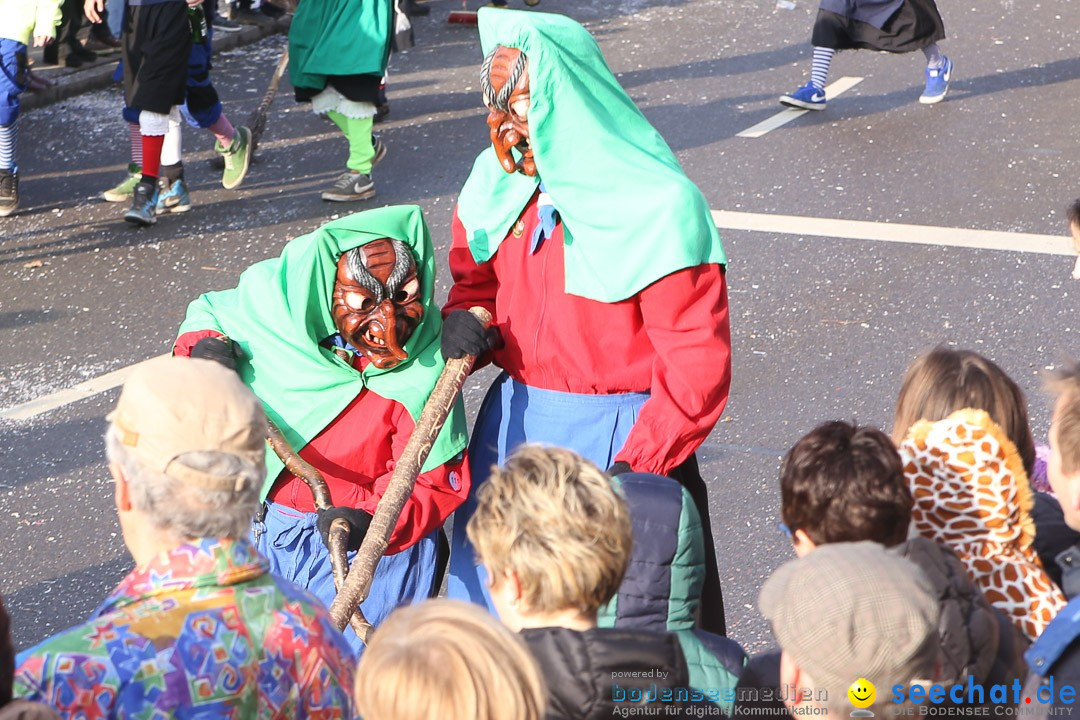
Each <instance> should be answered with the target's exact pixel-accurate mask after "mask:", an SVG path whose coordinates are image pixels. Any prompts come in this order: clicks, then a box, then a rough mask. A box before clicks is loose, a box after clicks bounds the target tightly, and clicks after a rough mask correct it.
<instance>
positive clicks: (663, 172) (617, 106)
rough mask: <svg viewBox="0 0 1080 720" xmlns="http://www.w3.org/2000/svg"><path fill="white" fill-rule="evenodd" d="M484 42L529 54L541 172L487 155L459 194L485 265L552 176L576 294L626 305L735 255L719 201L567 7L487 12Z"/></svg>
mask: <svg viewBox="0 0 1080 720" xmlns="http://www.w3.org/2000/svg"><path fill="white" fill-rule="evenodd" d="M479 22H480V43H481V45H482V46H483V52H484V55H485V56H486V55H487V54H488V53H489V52H491V51H492V50H493V49H494V48H495V46H496V45H503V46H505V47H512V48H517V49H519V50H521V51H522V52H523V53H525V55H526V56H527V57H528V72H529V87H530V95H531V105H530V107H529V117H528V119H529V136H530V140H529V141H530V144H531V145H532V150H533V156H534V158H535V160H536V168H537V172H538V174H539V177H528V176H527V175H523V174H521V173H514V174H509V173H507V172H506V171H505V170H503V169H502V166H500V165H499V162H498V160H497V159H496V157H495V150H494V148H490V147H489V148H488V149H487V150H485V151H484V152H482V153H481V154H480V156H479V157H478V158H477V159H476V162H475V164H474V165H473V169H472V173H471V174H470V175H469V178H468V179H467V180H466V181H465V186H464V187H463V188H462V189H461V195H460V197H459V198H458V217H459V218H460V219H461V222H462V224H463V225H464V226H465V231H466V233H467V239H468V242H469V249H470V250H471V251H472V255H473V258H474V259H475V260H476V262H478V263H482V262H486V261H487V260H489V259H490V258H491V257H492V256H493V255H494V254H495V251H496V250H498V248H499V243H501V242H502V240H503V238H504V237H506V233H507V231H509V230H510V228H511V226H512V225H513V224H514V222H515V221H516V220H517V218H518V216H519V215H520V214H521V210H522V208H523V207H524V206H525V204H526V203H527V202H528V201H529V198H530V197H532V194H533V192H534V191H535V190H536V187H537V185H538V183H539V181H540V180H541V179H543V181H544V189H545V190H546V191H547V193H548V195H550V196H551V199H552V202H554V204H555V207H556V208H557V209H558V211H559V215H560V216H561V218H562V223H563V232H564V235H565V253H566V292H568V293H570V294H572V295H579V296H581V297H586V298H590V299H592V300H599V301H600V302H618V301H619V300H625V299H626V298H628V297H631V296H633V295H635V294H637V293H638V291H640V290H642V289H643V288H645V287H647V286H648V285H650V284H652V283H653V282H655V281H656V280H659V279H660V278H662V277H664V276H666V275H669V274H671V273H673V272H675V271H677V270H682V269H683V268H687V267H694V266H697V265H701V264H707V263H720V264H724V263H726V262H727V259H726V257H725V256H724V250H723V248H722V247H721V245H720V235H719V234H718V233H717V232H716V226H715V225H714V224H713V221H712V215H711V213H710V212H709V207H708V204H707V203H706V202H705V198H704V197H703V196H702V194H701V191H700V190H698V188H697V187H696V186H695V185H694V184H693V183H692V182H691V181H690V179H689V178H688V177H686V174H685V173H683V171H682V168H681V167H680V166H679V162H678V160H676V159H675V155H674V154H672V152H671V149H670V148H669V147H668V146H667V143H665V142H664V139H663V138H662V137H660V134H659V133H658V132H657V131H656V129H655V128H653V126H652V125H650V124H649V122H648V120H646V119H645V117H644V116H643V115H642V114H641V111H640V110H638V109H637V106H635V105H634V103H633V101H632V100H631V99H630V97H629V96H628V95H627V94H626V92H625V91H624V90H623V89H622V87H620V86H619V83H618V81H617V80H616V79H615V76H614V75H612V73H611V70H609V69H608V66H607V63H606V62H605V61H604V57H603V55H602V54H601V53H600V48H599V47H598V46H597V44H596V41H595V40H593V37H592V36H591V35H590V34H589V32H588V31H587V30H586V29H585V28H583V27H582V26H581V25H579V24H578V23H576V22H574V21H573V20H571V19H570V18H567V17H564V16H562V15H552V14H547V13H537V12H525V11H518V10H504V9H492V8H481V9H480V11H479Z"/></svg>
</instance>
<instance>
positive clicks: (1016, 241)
mask: <svg viewBox="0 0 1080 720" xmlns="http://www.w3.org/2000/svg"><path fill="white" fill-rule="evenodd" d="M712 216H713V222H714V223H716V227H718V228H720V229H721V230H754V231H759V232H771V233H778V234H782V235H810V236H813V237H829V238H845V239H849V240H875V241H878V242H899V243H912V244H915V245H941V246H947V247H962V248H976V249H980V250H1006V251H1010V252H1029V253H1040V254H1043V255H1073V254H1074V251H1073V249H1072V241H1071V240H1070V239H1069V238H1067V237H1065V236H1063V235H1036V234H1034V233H1015V232H1003V231H1000V230H969V229H967V228H948V227H934V226H932V225H906V224H903V223H881V222H867V221H865V220H834V219H832V218H815V217H801V216H798V215H768V214H764V213H750V212H733V211H730V210H713V211H712Z"/></svg>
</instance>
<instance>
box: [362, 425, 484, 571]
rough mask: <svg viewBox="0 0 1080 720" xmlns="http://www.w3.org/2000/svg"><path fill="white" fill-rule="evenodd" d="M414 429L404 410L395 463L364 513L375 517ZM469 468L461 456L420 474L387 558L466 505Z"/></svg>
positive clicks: (376, 486)
mask: <svg viewBox="0 0 1080 720" xmlns="http://www.w3.org/2000/svg"><path fill="white" fill-rule="evenodd" d="M413 427H414V425H413V421H412V418H411V417H410V416H409V413H408V411H407V410H405V408H404V407H401V412H400V413H399V415H398V422H397V427H395V429H394V435H393V439H392V441H391V442H392V447H393V455H392V457H393V458H394V459H393V460H391V461H390V462H388V463H387V468H386V473H385V474H383V475H381V476H379V477H377V478H375V484H374V486H373V487H371V491H370V493H367V497H365V498H363V499H362V501H361V503H360V507H361V508H362V509H363V510H366V511H367V512H369V513H372V514H374V513H375V508H376V506H377V504H378V502H379V499H380V498H381V497H382V496H383V493H384V492H386V488H387V486H388V485H389V484H390V478H391V477H392V476H393V474H394V466H395V464H396V461H397V458H399V457H401V453H402V452H403V451H404V450H405V445H406V443H408V442H409V436H410V435H412V431H413ZM468 467H469V464H468V462H466V453H464V452H462V453H461V455H460V456H459V457H457V458H454V459H453V460H451V461H450V462H447V463H444V464H442V465H440V466H439V467H437V468H435V469H434V470H431V471H429V472H426V473H421V474H420V476H419V477H417V478H416V485H415V486H414V487H413V492H412V495H410V496H409V499H408V500H407V501H406V503H405V507H404V508H402V510H401V516H400V517H399V518H398V522H397V526H395V527H394V532H393V534H392V535H391V536H390V543H389V545H388V546H387V548H386V554H387V555H393V554H395V553H399V552H401V551H402V550H405V549H407V548H409V547H411V546H413V545H414V544H416V543H417V542H418V541H419V540H421V539H422V538H424V537H425V536H427V535H428V534H429V533H430V532H431V531H432V530H434V529H435V528H437V527H442V525H443V523H445V522H446V521H447V519H448V518H449V517H450V514H451V513H452V512H454V511H455V510H457V509H458V507H459V506H460V505H461V504H462V503H463V502H465V498H466V496H468V494H469V486H470V484H471V482H470V479H469V470H468Z"/></svg>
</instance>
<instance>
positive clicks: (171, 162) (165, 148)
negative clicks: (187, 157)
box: [160, 117, 184, 184]
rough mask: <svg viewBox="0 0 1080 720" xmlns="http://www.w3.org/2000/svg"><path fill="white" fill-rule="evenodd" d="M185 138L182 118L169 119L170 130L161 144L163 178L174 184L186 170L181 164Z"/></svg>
mask: <svg viewBox="0 0 1080 720" xmlns="http://www.w3.org/2000/svg"><path fill="white" fill-rule="evenodd" d="M183 140H184V136H183V134H182V133H181V131H180V118H179V117H176V118H173V117H170V118H169V129H168V130H167V131H166V132H165V138H164V139H163V141H162V144H161V168H160V170H161V177H162V178H164V179H166V180H168V181H169V183H170V184H171V183H172V182H174V181H176V180H178V179H179V178H181V177H182V176H183V174H184V168H183V165H182V164H181V158H182V154H183Z"/></svg>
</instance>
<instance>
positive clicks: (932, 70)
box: [780, 0, 953, 110]
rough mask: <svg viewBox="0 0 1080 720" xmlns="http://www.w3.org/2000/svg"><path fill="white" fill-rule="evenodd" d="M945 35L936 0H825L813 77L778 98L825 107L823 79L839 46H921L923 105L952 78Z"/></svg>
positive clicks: (814, 39)
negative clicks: (942, 42)
mask: <svg viewBox="0 0 1080 720" xmlns="http://www.w3.org/2000/svg"><path fill="white" fill-rule="evenodd" d="M944 38H945V25H944V23H943V22H942V21H941V14H940V13H939V12H938V9H937V5H936V4H935V3H934V0H821V5H820V6H819V7H818V14H817V19H816V20H815V21H814V32H813V35H812V36H811V39H810V42H811V43H812V44H813V46H814V57H813V63H812V65H811V70H810V81H809V82H807V83H806V84H805V85H803V86H802V87H800V88H799V89H798V90H796V91H794V92H793V93H791V94H790V95H783V96H781V98H780V102H781V104H783V105H787V106H788V107H795V108H801V109H803V110H824V109H825V103H826V97H825V78H826V77H827V76H828V74H829V65H830V64H831V63H832V59H833V57H834V56H835V55H836V53H837V52H839V51H840V50H858V49H866V50H878V51H880V52H890V53H909V52H914V51H916V50H922V52H923V55H924V56H925V57H926V73H925V74H926V87H925V89H924V90H923V93H922V95H921V96H920V97H919V102H920V103H923V104H924V105H932V104H934V103H939V102H941V101H942V100H944V99H945V95H946V93H948V91H949V81H950V80H951V79H952V71H953V63H952V61H951V60H949V58H948V57H947V56H945V55H944V54H943V53H942V52H941V48H939V47H938V41H939V40H942V39H944Z"/></svg>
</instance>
